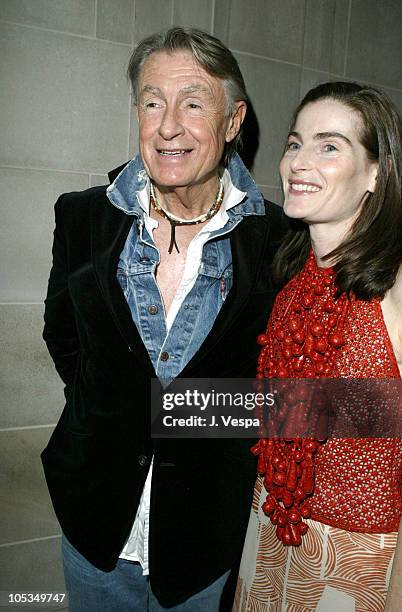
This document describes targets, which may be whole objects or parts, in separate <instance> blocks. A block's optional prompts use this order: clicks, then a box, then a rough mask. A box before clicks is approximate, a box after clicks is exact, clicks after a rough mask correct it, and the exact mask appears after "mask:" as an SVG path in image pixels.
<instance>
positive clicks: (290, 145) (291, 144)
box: [286, 142, 300, 151]
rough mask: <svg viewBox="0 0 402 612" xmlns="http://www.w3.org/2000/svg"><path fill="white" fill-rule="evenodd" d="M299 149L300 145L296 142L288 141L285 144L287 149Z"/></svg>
mask: <svg viewBox="0 0 402 612" xmlns="http://www.w3.org/2000/svg"><path fill="white" fill-rule="evenodd" d="M299 149H300V145H299V143H298V142H288V144H287V145H286V150H287V151H298V150H299Z"/></svg>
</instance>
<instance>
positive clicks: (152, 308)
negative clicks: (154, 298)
mask: <svg viewBox="0 0 402 612" xmlns="http://www.w3.org/2000/svg"><path fill="white" fill-rule="evenodd" d="M158 310H159V309H158V307H157V306H155V304H151V306H148V312H149V314H151V315H156V313H157V312H158Z"/></svg>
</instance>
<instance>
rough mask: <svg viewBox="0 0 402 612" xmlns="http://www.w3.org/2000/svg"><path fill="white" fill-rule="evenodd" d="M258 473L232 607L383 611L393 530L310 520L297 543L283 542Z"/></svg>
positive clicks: (263, 611)
mask: <svg viewBox="0 0 402 612" xmlns="http://www.w3.org/2000/svg"><path fill="white" fill-rule="evenodd" d="M265 496H266V492H265V490H264V488H263V486H262V479H261V478H258V479H257V482H256V486H255V491H254V499H253V507H252V511H251V516H250V522H249V526H248V531H247V536H246V542H245V546H244V551H243V558H242V562H241V566H240V573H239V580H238V583H237V589H236V596H235V602H234V607H233V611H235V612H267V611H269V612H274V611H278V612H285V611H286V612H307V611H309V612H311V611H313V610H318V611H320V612H349V611H350V612H352V611H354V612H383V610H384V606H385V599H386V595H387V588H388V583H389V578H390V574H391V569H392V561H393V554H394V550H395V546H396V540H397V533H386V534H364V533H354V532H350V531H345V530H343V529H337V528H335V527H330V526H328V525H324V524H323V523H319V522H317V521H313V520H308V521H306V522H307V523H308V524H309V530H308V532H307V534H306V535H305V536H304V537H303V541H302V544H301V545H300V546H287V547H286V546H283V544H282V543H281V542H279V540H278V539H277V537H276V535H275V527H274V526H273V525H272V524H271V521H270V519H269V518H268V517H267V516H265V515H264V513H263V512H262V510H261V505H262V503H263V501H264V500H265Z"/></svg>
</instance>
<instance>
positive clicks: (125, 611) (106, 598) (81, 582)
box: [62, 536, 230, 612]
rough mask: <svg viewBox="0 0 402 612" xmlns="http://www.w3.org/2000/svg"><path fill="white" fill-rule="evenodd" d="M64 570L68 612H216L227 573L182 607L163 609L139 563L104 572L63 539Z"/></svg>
mask: <svg viewBox="0 0 402 612" xmlns="http://www.w3.org/2000/svg"><path fill="white" fill-rule="evenodd" d="M62 552H63V567H64V577H65V580H66V587H67V591H68V595H69V612H162V611H163V610H169V611H170V612H218V611H219V604H220V600H221V595H222V591H223V589H224V587H225V584H226V581H227V579H228V577H229V574H230V571H229V572H226V573H225V574H223V576H221V577H220V578H218V580H216V581H215V582H213V583H212V584H211V585H209V586H208V587H207V588H206V589H204V590H203V591H200V592H199V593H197V594H196V595H193V596H192V597H190V598H189V599H187V600H186V601H185V602H184V603H182V604H179V605H177V606H173V607H169V608H164V607H163V606H161V605H160V603H159V602H158V600H157V598H156V597H155V595H154V594H153V593H152V591H151V587H150V583H149V579H148V576H143V575H142V568H141V565H140V564H139V563H135V562H132V561H126V560H125V559H119V560H118V562H117V565H116V567H115V569H114V570H113V571H111V572H103V571H102V570H99V569H98V568H96V567H94V566H93V565H92V564H91V563H89V561H87V560H86V559H85V557H83V556H82V555H81V554H80V553H79V552H78V551H77V550H76V549H75V548H74V547H73V546H72V545H71V544H70V542H69V541H68V540H67V538H66V537H65V536H63V539H62Z"/></svg>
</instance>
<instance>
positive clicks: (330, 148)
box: [323, 144, 338, 153]
mask: <svg viewBox="0 0 402 612" xmlns="http://www.w3.org/2000/svg"><path fill="white" fill-rule="evenodd" d="M323 150H324V151H325V153H332V152H333V151H337V150H338V149H337V148H336V146H335V145H333V144H326V145H324V147H323Z"/></svg>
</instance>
